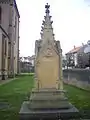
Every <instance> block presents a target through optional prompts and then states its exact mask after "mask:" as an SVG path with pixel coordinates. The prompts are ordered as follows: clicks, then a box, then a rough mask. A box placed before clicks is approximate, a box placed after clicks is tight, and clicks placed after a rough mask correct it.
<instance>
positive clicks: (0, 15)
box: [0, 6, 2, 24]
mask: <svg viewBox="0 0 90 120" xmlns="http://www.w3.org/2000/svg"><path fill="white" fill-rule="evenodd" d="M1 20H2V8H1V6H0V24H1Z"/></svg>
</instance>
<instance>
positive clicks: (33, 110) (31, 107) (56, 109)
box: [19, 89, 78, 120]
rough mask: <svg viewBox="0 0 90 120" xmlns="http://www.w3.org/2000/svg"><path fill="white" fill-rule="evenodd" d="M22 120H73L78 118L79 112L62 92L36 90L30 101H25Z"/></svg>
mask: <svg viewBox="0 0 90 120" xmlns="http://www.w3.org/2000/svg"><path fill="white" fill-rule="evenodd" d="M19 115H20V120H35V119H71V118H77V117H78V110H77V109H76V108H75V107H74V106H73V105H72V104H71V103H69V102H68V99H67V98H66V97H65V96H64V91H61V90H55V89H51V90H47V89H46V90H45V89H41V90H39V91H38V90H34V91H32V94H31V97H30V101H25V102H24V103H23V105H22V107H21V110H20V112H19Z"/></svg>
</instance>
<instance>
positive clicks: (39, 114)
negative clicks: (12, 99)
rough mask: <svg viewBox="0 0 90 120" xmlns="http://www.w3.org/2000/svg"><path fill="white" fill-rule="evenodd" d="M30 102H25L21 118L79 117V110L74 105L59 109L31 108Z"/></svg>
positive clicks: (29, 119)
mask: <svg viewBox="0 0 90 120" xmlns="http://www.w3.org/2000/svg"><path fill="white" fill-rule="evenodd" d="M28 106H29V102H28V101H26V102H24V103H23V105H22V107H21V110H20V112H19V117H20V120H36V119H37V120H38V119H39V120H40V119H55V120H56V119H66V120H68V119H70V118H78V110H77V109H76V108H75V107H74V106H72V107H71V108H69V109H57V110H50V109H49V110H36V111H33V110H30V109H29V107H28Z"/></svg>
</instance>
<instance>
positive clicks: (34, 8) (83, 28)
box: [16, 0, 90, 56]
mask: <svg viewBox="0 0 90 120" xmlns="http://www.w3.org/2000/svg"><path fill="white" fill-rule="evenodd" d="M16 1H17V5H18V9H19V12H20V16H21V17H20V56H31V55H33V54H34V48H35V40H38V39H39V38H40V31H41V24H42V20H43V19H44V15H45V4H46V3H47V2H48V3H49V4H50V6H51V7H50V15H51V16H52V20H53V28H54V34H55V39H56V40H60V42H61V48H62V50H63V53H66V52H68V51H69V50H71V49H72V48H73V46H74V45H75V46H80V45H82V43H84V44H85V43H87V40H90V7H89V6H88V5H89V4H90V2H89V1H90V0H86V2H85V1H84V0H16Z"/></svg>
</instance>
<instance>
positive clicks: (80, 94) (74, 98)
mask: <svg viewBox="0 0 90 120" xmlns="http://www.w3.org/2000/svg"><path fill="white" fill-rule="evenodd" d="M64 89H65V90H66V91H67V96H68V98H69V101H70V102H71V103H72V104H74V105H75V106H76V107H77V108H78V109H79V110H82V109H84V110H90V91H85V90H82V89H79V88H76V87H74V86H70V85H64Z"/></svg>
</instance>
